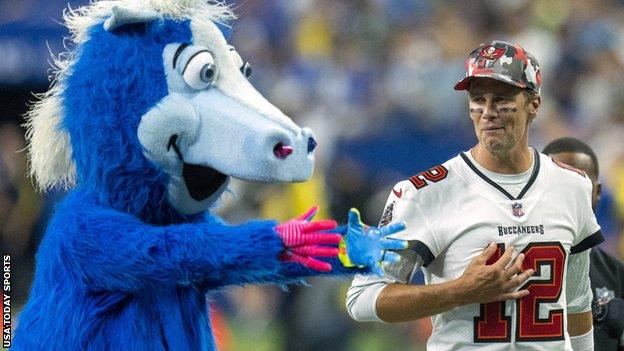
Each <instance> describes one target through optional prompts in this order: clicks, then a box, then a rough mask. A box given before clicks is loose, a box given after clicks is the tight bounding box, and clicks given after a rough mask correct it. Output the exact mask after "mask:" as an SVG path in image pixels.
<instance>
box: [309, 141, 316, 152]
mask: <svg viewBox="0 0 624 351" xmlns="http://www.w3.org/2000/svg"><path fill="white" fill-rule="evenodd" d="M316 145H317V143H316V140H314V138H308V153H311V152H312V151H314V149H316Z"/></svg>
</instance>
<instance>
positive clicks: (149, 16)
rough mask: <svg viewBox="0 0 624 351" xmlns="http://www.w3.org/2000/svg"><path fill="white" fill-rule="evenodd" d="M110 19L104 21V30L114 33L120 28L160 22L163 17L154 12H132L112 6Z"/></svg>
mask: <svg viewBox="0 0 624 351" xmlns="http://www.w3.org/2000/svg"><path fill="white" fill-rule="evenodd" d="M111 12H112V13H111V15H110V17H109V18H108V19H107V20H106V21H104V29H106V30H107V31H109V32H113V31H115V30H116V29H117V28H119V27H121V26H125V25H127V24H135V23H148V22H152V21H156V20H161V19H162V18H163V17H162V15H161V14H160V13H158V12H157V11H155V10H149V9H144V10H133V9H129V8H125V7H120V6H117V5H115V6H113V8H112V9H111Z"/></svg>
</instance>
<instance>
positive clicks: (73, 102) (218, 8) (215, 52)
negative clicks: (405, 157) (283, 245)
mask: <svg viewBox="0 0 624 351" xmlns="http://www.w3.org/2000/svg"><path fill="white" fill-rule="evenodd" d="M232 19H234V16H233V14H232V13H231V11H230V9H229V8H228V7H227V6H225V5H223V4H221V3H208V2H206V1H205V0H119V1H99V2H94V3H92V4H91V5H89V6H87V7H84V8H81V9H80V10H78V11H69V12H68V13H66V15H65V21H66V23H67V26H68V27H69V29H70V31H71V33H72V36H71V41H72V43H73V47H72V50H70V52H69V53H66V54H63V55H61V56H60V57H59V58H58V59H57V60H56V66H57V68H58V69H57V72H56V76H55V80H54V83H53V85H52V88H51V89H50V90H49V91H48V92H47V93H46V94H44V95H43V96H41V97H40V100H39V101H38V102H36V103H35V104H34V106H33V108H32V109H31V111H30V112H29V114H28V115H27V127H28V133H27V138H28V140H29V154H30V160H31V174H32V175H33V176H35V178H36V179H37V182H38V184H39V186H40V188H42V189H48V188H51V187H59V186H60V187H64V188H72V187H77V188H78V189H81V190H82V191H84V192H86V193H88V194H90V195H93V196H94V197H95V198H96V199H97V201H98V203H100V204H102V205H103V206H107V207H112V208H114V209H117V210H120V211H125V212H128V213H131V214H133V215H136V216H138V217H140V218H142V219H144V220H146V221H150V222H155V223H157V222H163V221H167V219H166V218H173V217H176V216H177V217H178V218H185V216H188V215H193V214H196V213H199V212H202V211H204V210H206V209H208V208H209V207H210V206H211V205H212V204H213V203H214V202H215V201H216V200H217V199H218V198H219V197H220V195H221V194H222V193H223V191H224V190H225V189H226V188H227V186H228V183H229V179H230V177H236V178H239V179H243V180H248V181H263V182H272V181H287V182H290V181H303V180H306V179H308V178H309V177H310V176H311V174H312V169H313V163H314V155H313V151H314V148H315V146H316V141H315V140H314V136H313V134H312V132H311V131H310V130H309V129H307V128H300V127H298V126H297V125H296V124H294V123H293V122H292V121H291V120H290V119H289V118H288V117H287V116H285V115H284V114H283V113H282V112H281V111H280V110H279V109H277V108H276V107H275V106H273V105H272V104H271V103H270V102H268V101H267V100H266V99H265V98H264V97H263V96H262V95H260V94H259V93H258V92H257V91H256V90H255V89H254V87H253V86H252V85H251V84H250V83H249V81H248V80H247V79H248V76H249V74H250V66H249V64H248V63H246V62H244V61H243V60H242V59H241V57H240V55H239V54H238V53H237V52H236V50H235V49H234V47H232V46H231V45H228V43H227V42H226V40H225V38H224V36H223V34H222V33H221V31H220V30H219V27H218V26H217V25H218V24H219V25H227V23H228V21H230V20H232Z"/></svg>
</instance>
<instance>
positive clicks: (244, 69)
mask: <svg viewBox="0 0 624 351" xmlns="http://www.w3.org/2000/svg"><path fill="white" fill-rule="evenodd" d="M228 47H229V48H230V55H232V59H234V64H235V65H236V67H239V69H240V71H241V73H242V74H243V75H244V76H245V77H246V78H249V77H250V76H251V65H250V64H249V62H243V58H242V57H241V56H240V54H239V53H238V52H237V51H236V49H234V47H233V46H231V45H229V46H228Z"/></svg>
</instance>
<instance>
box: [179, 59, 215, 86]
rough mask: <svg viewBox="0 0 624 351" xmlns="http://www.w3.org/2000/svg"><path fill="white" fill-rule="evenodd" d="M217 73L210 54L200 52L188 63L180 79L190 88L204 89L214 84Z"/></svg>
mask: <svg viewBox="0 0 624 351" xmlns="http://www.w3.org/2000/svg"><path fill="white" fill-rule="evenodd" d="M217 73H218V72H217V67H216V66H215V62H214V57H212V54H211V53H209V52H208V51H200V52H198V53H197V54H195V56H193V57H191V59H190V60H189V61H188V63H187V64H186V67H185V68H184V71H182V77H183V78H184V81H185V82H186V84H188V85H189V86H190V87H191V88H194V89H205V88H207V87H209V86H211V85H212V84H213V83H214V81H215V79H216V78H217Z"/></svg>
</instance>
